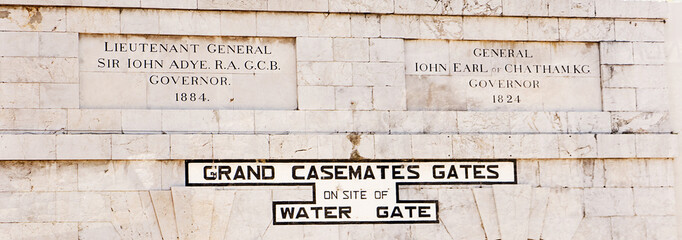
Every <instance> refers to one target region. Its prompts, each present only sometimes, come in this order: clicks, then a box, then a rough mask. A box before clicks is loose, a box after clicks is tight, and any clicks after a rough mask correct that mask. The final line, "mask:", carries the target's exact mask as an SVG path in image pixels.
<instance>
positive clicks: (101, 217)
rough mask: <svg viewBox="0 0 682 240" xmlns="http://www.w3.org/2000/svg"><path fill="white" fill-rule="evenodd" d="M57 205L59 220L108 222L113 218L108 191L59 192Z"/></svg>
mask: <svg viewBox="0 0 682 240" xmlns="http://www.w3.org/2000/svg"><path fill="white" fill-rule="evenodd" d="M55 205H56V209H57V210H56V214H57V220H58V221H73V222H96V221H102V222H108V221H111V220H112V218H113V213H112V210H111V197H110V194H109V193H106V192H57V193H56V202H55Z"/></svg>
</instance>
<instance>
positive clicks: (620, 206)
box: [584, 188, 635, 217]
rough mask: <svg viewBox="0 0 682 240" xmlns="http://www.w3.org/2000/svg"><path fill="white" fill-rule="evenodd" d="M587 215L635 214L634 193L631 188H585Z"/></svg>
mask: <svg viewBox="0 0 682 240" xmlns="http://www.w3.org/2000/svg"><path fill="white" fill-rule="evenodd" d="M584 191H585V215H586V216H590V217H592V216H597V217H608V216H633V215H634V214H635V212H634V209H633V205H634V204H633V202H634V198H633V193H632V189H630V188H585V190H584Z"/></svg>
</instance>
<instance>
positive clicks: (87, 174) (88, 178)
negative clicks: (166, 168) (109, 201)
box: [78, 160, 162, 191]
mask: <svg viewBox="0 0 682 240" xmlns="http://www.w3.org/2000/svg"><path fill="white" fill-rule="evenodd" d="M161 174H162V173H161V164H160V162H158V161H146V160H145V161H81V162H78V190H79V191H134V190H148V189H159V188H161V177H162V176H161Z"/></svg>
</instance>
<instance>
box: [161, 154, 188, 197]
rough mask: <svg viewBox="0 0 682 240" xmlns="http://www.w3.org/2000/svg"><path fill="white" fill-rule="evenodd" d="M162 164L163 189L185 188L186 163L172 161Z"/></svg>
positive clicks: (162, 162)
mask: <svg viewBox="0 0 682 240" xmlns="http://www.w3.org/2000/svg"><path fill="white" fill-rule="evenodd" d="M160 162H161V189H165V190H169V189H171V187H176V186H185V161H182V160H170V161H160Z"/></svg>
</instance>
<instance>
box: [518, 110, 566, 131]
mask: <svg viewBox="0 0 682 240" xmlns="http://www.w3.org/2000/svg"><path fill="white" fill-rule="evenodd" d="M510 115H511V119H510V125H511V132H513V133H565V132H566V131H567V125H568V124H567V122H568V117H567V116H566V113H562V112H514V113H511V114H510Z"/></svg>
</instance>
